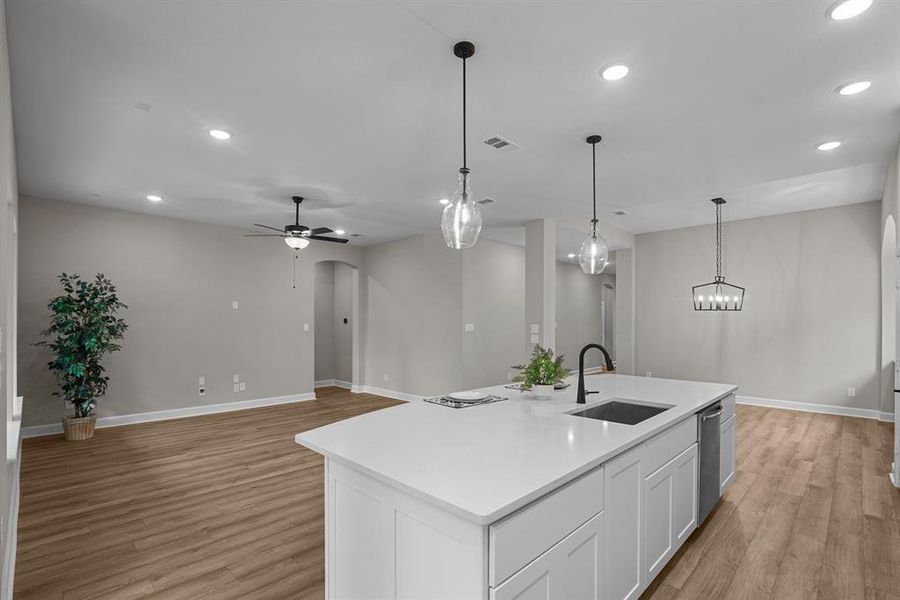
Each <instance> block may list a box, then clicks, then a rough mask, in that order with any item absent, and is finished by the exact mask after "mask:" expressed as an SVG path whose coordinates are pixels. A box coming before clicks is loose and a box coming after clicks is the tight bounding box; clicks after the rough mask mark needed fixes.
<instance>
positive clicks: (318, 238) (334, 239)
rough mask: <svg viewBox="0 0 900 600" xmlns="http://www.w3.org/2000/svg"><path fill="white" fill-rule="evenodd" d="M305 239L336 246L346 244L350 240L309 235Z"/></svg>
mask: <svg viewBox="0 0 900 600" xmlns="http://www.w3.org/2000/svg"><path fill="white" fill-rule="evenodd" d="M307 239H310V240H319V241H320V242H337V243H338V244H346V243H347V242H349V241H350V240H345V239H343V238H333V237H325V236H324V235H310V236H307Z"/></svg>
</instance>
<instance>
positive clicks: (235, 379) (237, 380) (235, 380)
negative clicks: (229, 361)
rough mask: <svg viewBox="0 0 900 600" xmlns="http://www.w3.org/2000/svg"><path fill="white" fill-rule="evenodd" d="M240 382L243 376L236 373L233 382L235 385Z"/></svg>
mask: <svg viewBox="0 0 900 600" xmlns="http://www.w3.org/2000/svg"><path fill="white" fill-rule="evenodd" d="M240 380H241V376H240V374H238V373H235V374H234V375H232V376H231V381H232V382H233V383H238V382H240Z"/></svg>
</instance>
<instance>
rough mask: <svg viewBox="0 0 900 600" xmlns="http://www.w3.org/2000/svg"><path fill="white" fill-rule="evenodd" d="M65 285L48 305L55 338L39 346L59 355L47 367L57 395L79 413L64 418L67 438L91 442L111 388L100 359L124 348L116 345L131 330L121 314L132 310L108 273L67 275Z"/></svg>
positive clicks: (49, 334)
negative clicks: (99, 405)
mask: <svg viewBox="0 0 900 600" xmlns="http://www.w3.org/2000/svg"><path fill="white" fill-rule="evenodd" d="M59 282H60V283H61V284H62V288H63V294H62V295H60V296H57V297H55V298H53V299H52V300H50V302H49V303H48V304H47V308H49V309H50V313H51V317H50V327H48V328H47V330H46V331H44V332H43V335H44V336H45V337H48V338H49V337H52V338H53V339H52V340H44V341H42V342H39V343H38V345H41V346H47V347H48V348H50V350H51V351H52V352H53V360H51V361H50V362H48V363H47V366H49V367H50V370H51V371H52V372H54V373H55V374H56V377H57V379H58V380H59V382H60V386H61V390H60V391H59V392H54V395H56V396H62V397H63V399H64V400H65V402H66V404H67V405H68V404H71V405H72V406H73V407H74V409H75V414H74V415H73V416H68V415H65V416H63V418H62V421H63V429H64V430H65V433H66V439H67V440H87V439H90V438H92V437H94V426H95V425H96V423H97V415H96V414H95V413H94V405H95V403H96V401H97V399H98V398H100V397H102V396H103V395H104V394H105V393H106V386H107V384H108V383H109V377H107V376H106V375H105V374H104V372H105V369H104V368H103V365H101V364H100V360H101V359H102V358H103V356H104V355H106V354H109V353H110V352H115V351H116V350H119V349H120V346H119V345H118V344H117V343H116V341H117V340H121V339H122V338H123V337H124V334H125V330H126V329H127V328H128V325H127V324H126V323H125V321H124V320H123V319H121V318H119V316H118V312H119V309H122V308H128V307H127V306H125V305H124V304H122V303H121V302H120V301H119V297H118V296H117V295H116V287H115V286H114V285H113V284H112V282H111V281H110V280H109V279H107V278H106V277H105V276H104V275H103V274H102V273H98V274H97V276H96V277H95V278H94V280H93V281H84V280H83V279H81V277H79V276H78V275H67V274H66V273H63V274H62V275H60V276H59Z"/></svg>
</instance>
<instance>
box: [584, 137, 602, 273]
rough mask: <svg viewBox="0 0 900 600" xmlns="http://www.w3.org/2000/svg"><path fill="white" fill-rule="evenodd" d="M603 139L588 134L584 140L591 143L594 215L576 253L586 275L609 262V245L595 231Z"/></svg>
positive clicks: (599, 269) (599, 271)
mask: <svg viewBox="0 0 900 600" xmlns="http://www.w3.org/2000/svg"><path fill="white" fill-rule="evenodd" d="M601 139H603V138H601V137H600V136H599V135H590V136H588V137H587V139H585V141H586V142H587V143H588V144H590V145H591V158H592V161H593V163H592V164H593V179H592V183H593V190H594V216H593V218H592V219H591V232H590V233H589V234H588V236H587V237H586V238H585V239H584V243H582V244H581V251H580V252H579V253H578V264H580V265H581V270H582V271H584V272H585V273H586V274H588V275H599V274H600V273H602V272H603V271H604V270H605V269H606V265H608V264H609V246H608V245H607V244H606V240H604V239H603V237H602V236H600V235H599V234H598V233H597V223H598V222H599V221H597V144H599V143H600V140H601Z"/></svg>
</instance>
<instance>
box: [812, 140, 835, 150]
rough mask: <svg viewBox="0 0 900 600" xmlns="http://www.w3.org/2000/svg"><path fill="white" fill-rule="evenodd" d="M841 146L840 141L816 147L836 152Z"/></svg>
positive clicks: (824, 143) (823, 143)
mask: <svg viewBox="0 0 900 600" xmlns="http://www.w3.org/2000/svg"><path fill="white" fill-rule="evenodd" d="M840 145H841V143H840V142H839V141H837V140H834V141H831V142H822V143H821V144H819V145H818V146H816V148H818V149H819V150H834V149H835V148H837V147H839V146H840Z"/></svg>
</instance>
